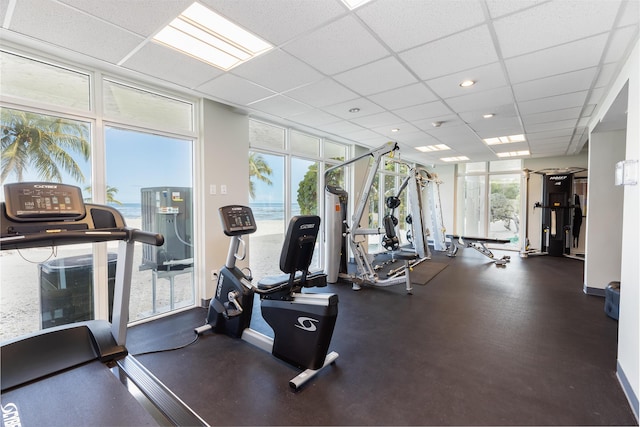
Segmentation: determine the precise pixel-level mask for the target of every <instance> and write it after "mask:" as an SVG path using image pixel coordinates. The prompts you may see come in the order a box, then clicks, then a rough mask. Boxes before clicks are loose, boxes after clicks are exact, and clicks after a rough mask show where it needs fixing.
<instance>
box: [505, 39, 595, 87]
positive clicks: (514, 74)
mask: <svg viewBox="0 0 640 427" xmlns="http://www.w3.org/2000/svg"><path fill="white" fill-rule="evenodd" d="M606 42H607V34H601V35H598V36H595V37H589V38H586V39H582V40H578V41H575V42H572V43H566V44H563V45H560V46H555V47H552V48H549V49H545V50H540V51H537V52H533V53H530V54H527V55H522V56H517V57H515V58H511V59H507V60H505V65H506V67H507V70H508V72H509V78H510V80H511V83H514V84H515V83H521V82H525V81H527V80H535V79H539V78H543V77H549V76H553V75H556V74H562V73H567V72H570V71H576V70H581V69H583V68H589V67H595V66H597V65H598V63H599V62H600V59H601V57H602V53H603V51H604V46H605V43H606Z"/></svg>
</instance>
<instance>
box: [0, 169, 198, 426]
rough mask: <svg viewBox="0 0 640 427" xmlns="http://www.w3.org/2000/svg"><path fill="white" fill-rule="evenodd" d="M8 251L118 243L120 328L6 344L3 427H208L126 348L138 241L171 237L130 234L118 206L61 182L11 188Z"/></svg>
mask: <svg viewBox="0 0 640 427" xmlns="http://www.w3.org/2000/svg"><path fill="white" fill-rule="evenodd" d="M4 187H5V201H4V202H2V203H1V204H0V205H1V206H0V211H1V214H0V218H1V235H0V249H1V250H9V249H18V250H19V249H26V248H36V247H49V246H51V247H55V246H61V245H72V244H80V243H94V242H107V241H118V242H119V243H118V258H117V266H116V277H115V287H114V297H113V311H112V322H111V323H110V322H108V321H106V320H90V321H84V322H77V323H72V324H68V325H61V326H56V327H53V328H48V329H44V330H41V331H39V332H36V333H33V334H30V335H27V336H24V337H20V338H18V339H14V340H10V341H7V342H3V343H2V344H1V348H0V382H1V385H2V391H1V394H0V397H1V405H2V417H3V425H5V426H7V425H24V426H30V425H31V426H43V425H46V426H54V425H60V426H71V425H82V426H91V425H96V426H107V425H108V426H121V425H135V426H146V425H207V423H206V422H205V421H203V420H202V419H201V418H200V417H199V416H198V415H197V414H195V413H194V412H193V411H192V410H191V409H190V408H189V407H188V406H186V405H185V404H184V402H182V401H181V400H180V399H179V398H178V397H177V396H176V395H175V394H173V393H172V392H171V391H170V390H169V389H168V388H167V387H166V386H165V385H164V384H162V383H161V382H160V381H159V380H158V379H157V378H156V377H154V376H153V375H152V374H151V373H150V372H149V371H148V370H147V369H146V368H145V367H144V366H142V364H140V362H138V361H137V360H136V359H135V358H134V357H133V356H131V355H129V354H128V352H127V349H126V346H125V342H126V334H127V322H128V317H129V316H128V315H129V296H130V290H131V271H132V266H133V253H134V244H135V242H142V243H146V244H151V245H155V246H161V245H163V243H164V237H163V236H162V235H160V234H153V233H148V232H144V231H141V230H137V229H132V228H128V227H127V226H126V224H125V220H124V218H123V217H122V215H121V214H120V213H119V212H118V211H117V210H116V209H113V208H111V207H109V206H104V205H96V204H88V203H84V202H83V198H82V192H81V190H80V188H78V187H75V186H70V185H65V184H59V183H47V182H22V183H15V184H5V186H4Z"/></svg>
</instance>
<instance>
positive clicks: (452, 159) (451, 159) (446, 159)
mask: <svg viewBox="0 0 640 427" xmlns="http://www.w3.org/2000/svg"><path fill="white" fill-rule="evenodd" d="M440 160H442V161H443V162H462V161H465V160H469V158H468V157H467V156H455V157H442V158H441V159H440Z"/></svg>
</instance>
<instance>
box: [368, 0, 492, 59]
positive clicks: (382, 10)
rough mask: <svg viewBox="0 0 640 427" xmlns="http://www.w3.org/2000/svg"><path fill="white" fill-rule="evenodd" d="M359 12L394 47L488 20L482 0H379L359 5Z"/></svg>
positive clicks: (400, 47) (428, 39)
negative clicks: (479, 0) (483, 9)
mask: <svg viewBox="0 0 640 427" xmlns="http://www.w3.org/2000/svg"><path fill="white" fill-rule="evenodd" d="M356 14H357V15H358V16H359V17H360V18H361V19H362V20H363V21H364V22H365V23H366V24H367V25H368V26H369V27H370V28H371V29H372V30H373V31H374V32H375V33H376V34H378V36H379V37H380V38H381V39H382V40H383V41H384V42H385V43H386V44H387V45H388V46H389V47H391V49H393V50H394V51H403V50H406V49H408V48H411V47H414V46H417V45H421V44H424V43H427V42H430V41H432V40H436V39H439V38H442V37H444V36H448V35H450V34H454V33H456V32H459V31H462V30H465V29H467V28H471V27H473V26H475V25H478V24H480V23H482V22H484V20H485V18H484V14H483V12H482V7H481V5H480V3H479V2H470V1H468V0H447V1H441V0H420V1H405V0H391V1H384V2H382V1H378V2H372V3H371V4H368V5H365V6H363V7H361V8H359V9H357V10H356ZM452 17H455V19H452ZM399 29H401V31H399Z"/></svg>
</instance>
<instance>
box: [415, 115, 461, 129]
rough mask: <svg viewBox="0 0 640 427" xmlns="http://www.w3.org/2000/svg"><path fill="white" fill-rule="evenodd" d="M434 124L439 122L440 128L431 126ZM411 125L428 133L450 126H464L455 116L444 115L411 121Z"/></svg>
mask: <svg viewBox="0 0 640 427" xmlns="http://www.w3.org/2000/svg"><path fill="white" fill-rule="evenodd" d="M435 122H440V123H441V124H440V127H438V128H436V127H435V126H433V123H435ZM411 124H412V125H414V126H416V127H417V128H418V129H422V130H424V131H427V132H430V131H431V130H432V129H433V130H435V129H441V128H448V127H452V126H464V124H465V123H464V122H463V121H462V120H461V119H460V118H459V117H458V116H457V115H455V114H444V115H438V116H433V117H429V118H426V119H418V120H412V121H411Z"/></svg>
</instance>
